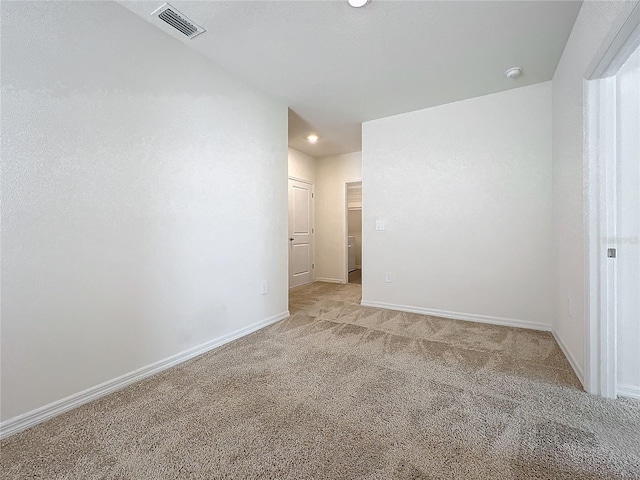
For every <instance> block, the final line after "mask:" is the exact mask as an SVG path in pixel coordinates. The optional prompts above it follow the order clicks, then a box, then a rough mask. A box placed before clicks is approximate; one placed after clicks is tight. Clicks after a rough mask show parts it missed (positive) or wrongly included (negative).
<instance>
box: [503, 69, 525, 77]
mask: <svg viewBox="0 0 640 480" xmlns="http://www.w3.org/2000/svg"><path fill="white" fill-rule="evenodd" d="M504 75H505V76H506V77H507V78H518V77H519V76H520V75H522V67H511V68H510V69H508V70H507V71H506V72H504Z"/></svg>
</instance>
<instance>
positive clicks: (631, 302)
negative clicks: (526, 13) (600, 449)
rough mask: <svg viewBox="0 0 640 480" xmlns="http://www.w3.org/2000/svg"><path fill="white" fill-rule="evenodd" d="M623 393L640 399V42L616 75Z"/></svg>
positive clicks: (619, 367) (618, 287)
mask: <svg viewBox="0 0 640 480" xmlns="http://www.w3.org/2000/svg"><path fill="white" fill-rule="evenodd" d="M616 102H617V115H616V117H617V118H616V127H617V131H616V140H617V142H616V143H617V145H616V154H617V155H616V157H617V162H616V177H617V178H616V186H615V194H616V199H615V204H616V207H615V215H614V216H615V239H614V240H615V243H614V242H611V243H612V244H613V246H614V247H615V248H616V249H617V252H616V259H615V260H614V261H615V271H616V278H615V282H616V292H615V294H616V296H617V298H616V305H615V307H616V311H615V314H616V323H617V326H616V330H617V369H616V370H617V388H616V389H617V393H618V394H620V395H627V396H633V397H637V398H640V46H639V47H638V48H636V50H635V52H634V53H633V54H632V55H631V56H630V58H629V59H628V60H627V61H626V62H625V64H624V65H623V66H622V68H621V69H620V70H619V71H618V73H617V74H616Z"/></svg>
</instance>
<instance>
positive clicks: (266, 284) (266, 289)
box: [260, 280, 269, 295]
mask: <svg viewBox="0 0 640 480" xmlns="http://www.w3.org/2000/svg"><path fill="white" fill-rule="evenodd" d="M260 293H262V295H266V294H267V293H269V282H268V281H267V280H262V283H261V284H260Z"/></svg>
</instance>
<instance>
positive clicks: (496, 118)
mask: <svg viewBox="0 0 640 480" xmlns="http://www.w3.org/2000/svg"><path fill="white" fill-rule="evenodd" d="M362 155H363V185H364V192H365V195H364V197H363V219H362V221H363V232H362V233H363V241H362V247H363V251H362V255H363V258H362V261H363V265H364V266H365V269H364V271H363V301H365V302H376V303H385V304H390V305H396V306H403V307H407V308H413V309H428V310H439V311H442V312H448V313H449V314H450V315H452V316H461V315H460V314H464V315H466V316H469V315H475V316H483V317H489V318H491V319H503V320H507V321H513V322H523V323H525V324H528V325H536V326H540V327H543V328H544V327H545V326H546V327H547V328H548V327H549V326H550V325H551V286H550V279H551V83H550V82H545V83H540V84H536V85H532V86H528V87H523V88H518V89H514V90H510V91H506V92H502V93H496V94H493V95H487V96H484V97H478V98H473V99H470V100H464V101H461V102H455V103H451V104H447V105H442V106H439V107H434V108H429V109H425V110H419V111H416V112H411V113H407V114H403V115H396V116H393V117H388V118H383V119H380V120H374V121H371V122H366V123H365V124H364V125H363V152H362ZM377 219H383V220H384V221H385V222H386V230H384V231H376V230H375V223H376V220H377ZM386 273H391V274H392V280H393V281H392V283H386V282H385V274H386ZM476 318H477V317H476Z"/></svg>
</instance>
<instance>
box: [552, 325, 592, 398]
mask: <svg viewBox="0 0 640 480" xmlns="http://www.w3.org/2000/svg"><path fill="white" fill-rule="evenodd" d="M551 333H552V334H553V338H555V339H556V343H557V344H558V346H559V347H560V350H562V353H564V356H565V357H567V360H568V361H569V365H571V368H573V372H574V373H575V374H576V377H578V380H580V383H581V384H582V388H584V387H585V385H584V374H583V373H582V369H581V368H580V366H579V365H578V362H576V359H575V358H573V355H571V352H570V351H569V349H568V348H567V346H566V345H565V344H564V342H563V341H562V339H561V338H560V337H559V336H558V335H557V334H556V332H554V331H551ZM585 390H586V389H585Z"/></svg>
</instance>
